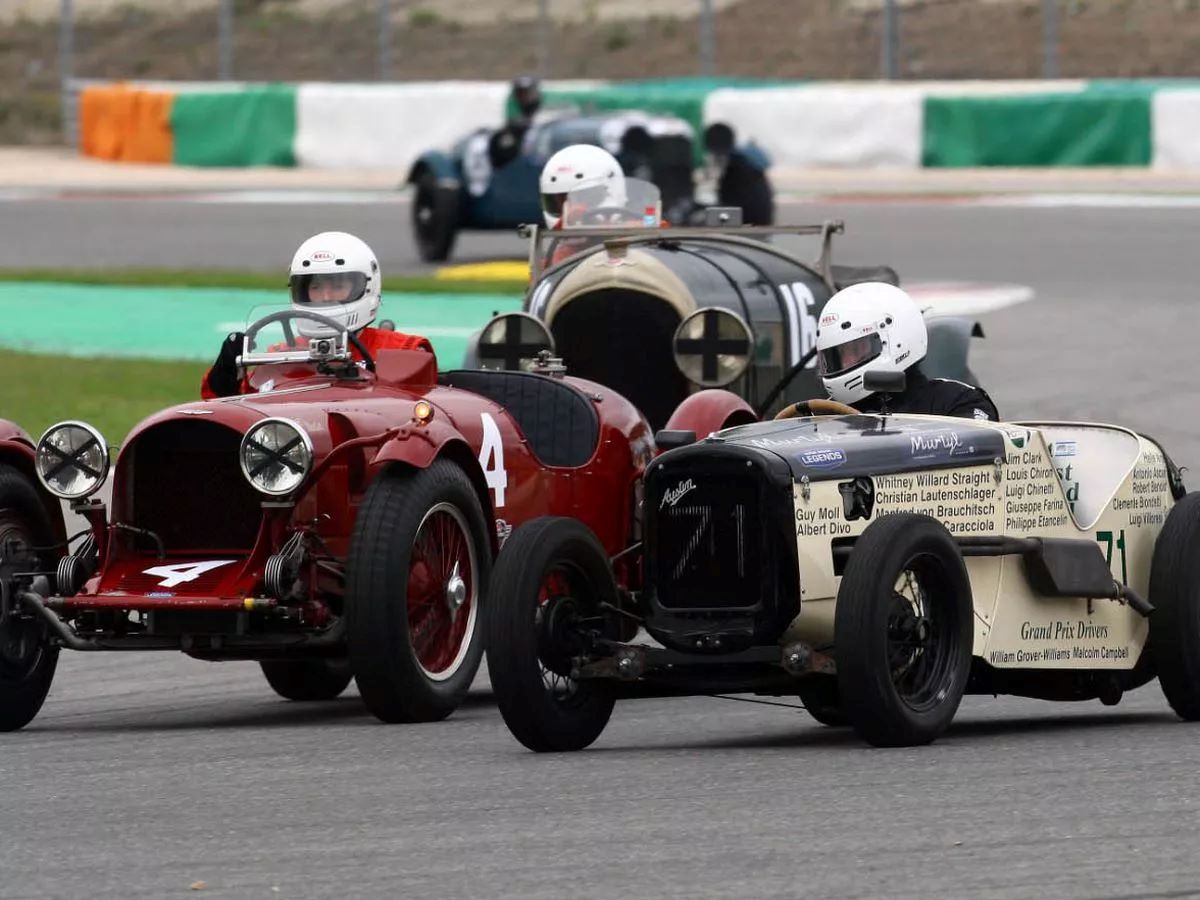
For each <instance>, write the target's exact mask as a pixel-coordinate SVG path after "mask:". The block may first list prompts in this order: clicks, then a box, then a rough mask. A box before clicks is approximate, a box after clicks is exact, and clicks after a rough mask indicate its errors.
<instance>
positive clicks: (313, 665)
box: [259, 659, 354, 701]
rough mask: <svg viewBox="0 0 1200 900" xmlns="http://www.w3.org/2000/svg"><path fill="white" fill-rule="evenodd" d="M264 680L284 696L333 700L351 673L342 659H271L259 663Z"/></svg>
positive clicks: (287, 698)
mask: <svg viewBox="0 0 1200 900" xmlns="http://www.w3.org/2000/svg"><path fill="white" fill-rule="evenodd" d="M259 665H260V666H262V671H263V675H265V676H266V678H267V684H269V685H270V686H271V689H272V690H273V691H275V693H277V694H278V695H279V696H280V697H283V698H284V699H285V700H299V701H310V700H335V699H337V698H338V697H339V696H340V695H341V693H342V691H344V690H345V689H346V688H347V686H348V685H349V684H350V679H351V678H353V677H354V673H353V672H351V671H350V663H348V662H347V661H345V660H340V659H339V660H329V659H273V660H264V661H262V662H260V663H259Z"/></svg>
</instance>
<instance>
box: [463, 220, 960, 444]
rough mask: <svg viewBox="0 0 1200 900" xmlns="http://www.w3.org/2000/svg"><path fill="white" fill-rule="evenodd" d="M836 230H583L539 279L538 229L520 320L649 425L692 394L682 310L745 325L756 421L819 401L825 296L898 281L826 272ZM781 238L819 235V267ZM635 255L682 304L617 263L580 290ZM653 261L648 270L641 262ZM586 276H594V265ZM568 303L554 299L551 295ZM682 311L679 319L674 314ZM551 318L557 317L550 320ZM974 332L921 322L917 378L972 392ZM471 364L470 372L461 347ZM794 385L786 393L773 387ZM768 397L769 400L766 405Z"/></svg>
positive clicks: (743, 392)
mask: <svg viewBox="0 0 1200 900" xmlns="http://www.w3.org/2000/svg"><path fill="white" fill-rule="evenodd" d="M841 230H842V223H840V222H827V223H825V224H824V225H820V226H795V227H778V228H753V227H725V228H722V227H711V228H679V229H674V228H672V229H665V230H661V231H659V230H653V231H650V232H647V231H646V230H637V229H623V230H613V229H608V230H605V229H587V230H584V229H580V230H577V231H576V232H573V233H576V234H585V235H586V236H588V237H590V238H594V239H595V241H596V246H594V247H591V248H588V249H585V250H583V251H582V252H580V253H578V254H577V255H575V256H573V257H570V258H568V259H566V260H565V261H562V262H560V263H558V264H557V265H553V266H550V267H549V268H546V269H544V270H543V268H542V262H543V260H544V253H543V250H544V249H545V246H546V245H547V244H548V243H549V242H550V241H552V240H553V239H554V238H553V235H552V234H551V235H546V234H544V233H542V232H541V230H540V229H539V230H538V232H533V230H532V229H529V232H528V233H530V234H531V236H532V240H531V245H532V249H531V266H532V270H533V279H532V282H531V286H530V289H529V292H528V294H527V295H526V299H525V303H524V307H523V309H524V311H525V312H527V313H529V314H531V315H533V316H535V317H537V318H539V319H541V320H542V321H543V322H545V323H546V325H547V326H548V328H549V331H550V333H551V335H552V336H553V339H554V342H555V351H556V355H558V356H560V357H561V358H562V360H563V363H564V364H565V365H566V366H567V370H568V371H569V372H571V373H572V374H575V375H578V376H580V377H583V378H588V379H590V380H592V381H597V382H600V383H601V384H606V385H609V386H610V387H612V388H614V389H615V390H618V391H620V392H621V393H622V394H624V395H625V396H627V397H628V398H629V399H630V400H631V401H632V402H633V403H634V404H635V405H636V406H637V407H638V408H639V409H641V410H642V411H643V412H644V413H645V414H646V417H647V419H648V420H649V421H650V423H651V425H652V426H653V427H654V428H656V429H657V428H661V427H663V426H664V425H665V424H666V421H667V418H668V417H669V416H670V414H671V412H672V411H673V410H674V409H675V408H677V407H678V405H679V403H680V402H681V401H683V400H684V399H685V398H686V397H687V396H688V395H689V394H690V393H692V392H693V391H695V390H696V386H695V385H693V384H691V383H690V382H689V381H688V380H687V379H686V378H685V377H684V375H683V373H682V372H681V371H680V369H679V368H678V366H677V365H676V362H675V356H674V346H673V340H674V336H675V332H676V329H677V328H678V327H679V325H680V323H681V321H682V319H683V318H684V315H686V311H687V310H691V311H694V310H698V309H705V308H719V309H725V310H729V311H731V312H734V313H736V314H737V315H738V316H739V317H740V318H742V319H743V320H744V321H745V322H746V324H747V325H748V326H749V329H750V332H751V341H752V348H753V349H752V355H753V357H752V360H751V362H750V365H749V366H748V367H747V369H746V371H745V373H744V374H743V375H742V376H741V377H739V378H738V379H737V380H736V381H734V382H733V383H732V384H729V385H726V388H727V389H728V390H731V391H733V392H735V393H737V394H738V395H739V396H741V397H742V398H744V399H745V400H746V401H747V402H748V403H749V404H750V405H751V406H753V407H755V408H756V410H758V411H759V414H760V415H764V416H770V415H773V414H774V413H775V412H777V411H778V410H780V409H782V408H783V407H784V406H786V405H788V404H789V403H793V402H796V401H799V400H807V399H810V398H812V397H821V396H824V395H825V392H824V390H823V388H822V387H821V385H820V382H819V380H818V378H817V376H816V369H815V368H814V366H813V356H812V351H813V348H814V346H815V344H816V332H817V322H818V321H819V318H820V313H821V310H822V309H823V308H824V306H825V304H826V303H827V302H828V301H829V298H830V297H831V296H832V295H833V294H834V293H835V292H836V291H838V290H840V289H841V288H844V287H847V286H849V285H852V284H857V283H861V282H865V281H883V282H886V283H889V284H899V283H900V278H899V276H898V275H897V273H896V272H895V270H894V269H892V268H890V267H888V266H868V267H851V266H840V265H834V264H833V263H832V238H833V235H834V234H836V233H839V232H840V231H841ZM784 235H786V236H787V238H786V239H788V240H791V239H793V238H797V237H810V238H812V237H816V238H819V239H820V240H821V243H822V247H821V251H820V254H819V256H818V258H817V259H816V260H815V261H812V262H805V261H803V260H801V259H800V258H799V257H798V256H797V255H795V254H794V253H792V252H790V251H789V250H785V249H784V248H783V247H781V246H778V245H777V244H776V243H773V242H771V241H774V240H777V239H779V238H778V237H777V236H784ZM621 252H625V253H629V254H636V255H637V260H638V262H639V264H640V269H641V270H643V271H644V270H645V269H646V268H647V266H654V265H656V264H661V267H665V269H666V270H668V271H669V272H670V273H671V275H672V276H674V279H678V282H681V283H682V285H683V286H684V287H685V288H686V294H687V296H686V298H678V297H677V298H675V301H674V302H672V301H671V300H670V299H668V298H666V297H663V296H660V295H658V294H656V293H655V292H654V291H653V290H652V289H647V287H646V286H645V284H644V283H639V280H638V279H639V275H638V271H637V267H634V266H630V267H629V269H628V270H622V269H621V268H620V267H619V266H614V267H612V268H611V270H609V271H606V272H605V274H604V276H603V277H600V276H599V275H596V276H594V279H593V273H592V270H591V269H585V270H583V271H584V273H586V275H587V277H588V278H589V279H593V280H594V287H589V288H588V289H587V290H584V291H580V290H579V289H578V282H579V277H578V276H576V275H575V273H576V272H577V270H579V267H580V266H583V265H589V262H588V261H589V260H594V259H595V258H596V255H597V254H612V253H621ZM647 258H648V259H649V262H645V260H646V259H647ZM593 268H594V267H593ZM560 286H561V287H563V292H562V293H563V294H564V295H566V296H567V297H568V299H566V300H565V302H563V301H559V300H558V291H559V289H560ZM681 305H685V306H686V308H687V309H686V310H684V311H683V313H682V314H681V309H680V306H681ZM551 310H553V311H552V312H551ZM981 335H982V332H981V331H980V330H979V327H978V325H977V324H976V323H975V322H973V321H972V320H968V319H961V318H948V317H947V318H934V319H930V320H929V336H930V349H929V354H928V356H927V357H926V362H925V364H924V365H923V369H924V370H925V372H926V374H927V375H928V376H929V377H931V378H953V379H956V380H960V381H968V382H971V383H975V379H974V375H973V373H972V372H971V370H970V368H969V366H968V363H967V356H968V352H969V344H970V340H971V337H972V336H981ZM466 364H467V365H475V364H477V357H476V354H475V350H474V348H473V346H472V347H470V348H469V349H468V353H467V363H466ZM789 376H791V379H790V381H788V382H787V384H786V386H784V388H783V389H782V390H777V388H779V386H780V384H781V380H783V379H785V378H787V377H789ZM773 394H774V396H772V395H773Z"/></svg>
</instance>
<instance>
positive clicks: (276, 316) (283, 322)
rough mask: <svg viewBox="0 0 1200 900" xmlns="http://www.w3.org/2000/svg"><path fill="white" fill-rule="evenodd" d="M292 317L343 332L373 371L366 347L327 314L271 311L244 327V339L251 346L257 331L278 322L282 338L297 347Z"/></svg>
mask: <svg viewBox="0 0 1200 900" xmlns="http://www.w3.org/2000/svg"><path fill="white" fill-rule="evenodd" d="M294 319H308V320H309V321H312V322H316V323H318V324H320V325H324V326H325V327H326V328H332V329H333V330H334V331H336V332H339V333H341V334H345V335H346V338H347V339H348V340H349V341H350V343H351V344H353V345H354V349H356V350H357V351H358V352H359V354H360V355H361V356H362V358H363V364H364V365H365V366H366V367H367V371H368V372H374V371H375V358H374V357H373V356H371V354H370V353H369V352H367V348H366V347H364V346H363V345H362V341H360V340H359V339H358V338H357V337H355V336H354V334H353V332H351V331H350V330H349V329H348V328H346V327H345V326H344V325H342V324H341V323H340V322H335V321H334V320H333V319H330V318H329V317H328V316H322V315H318V314H317V313H311V312H305V311H303V310H299V309H281V310H280V311H279V312H273V313H271V314H270V315H268V316H263V317H262V318H261V319H259V320H258V321H257V322H255V323H254V324H253V325H251V326H250V327H249V328H247V329H246V341H247V342H248V343H249V345H250V346H251V347H253V346H254V338H255V337H257V336H258V333H259V332H260V331H262V330H263V329H264V328H266V327H267V326H268V325H274V324H275V323H276V322H278V323H279V324H280V327H281V328H282V329H283V339H284V340H285V341H287V345H288V346H289V347H295V348H297V349H299V347H300V345H299V344H298V343H296V335H295V334H294V333H293V331H292V321H293V320H294Z"/></svg>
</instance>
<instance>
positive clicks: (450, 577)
mask: <svg viewBox="0 0 1200 900" xmlns="http://www.w3.org/2000/svg"><path fill="white" fill-rule="evenodd" d="M478 578H479V565H478V560H477V559H476V553H475V545H474V543H473V542H472V541H471V537H470V531H469V529H468V526H467V521H466V517H465V516H464V515H463V513H462V511H461V510H459V509H458V508H457V507H455V506H454V505H453V504H450V503H445V502H443V503H438V504H437V505H436V506H434V507H433V508H432V509H430V510H429V512H427V513H426V514H425V518H424V519H423V520H422V521H421V524H420V526H419V527H418V528H417V536H416V539H415V540H414V541H413V546H412V552H411V555H410V557H409V578H408V591H407V595H406V602H407V607H408V633H409V636H410V638H411V640H412V646H413V650H414V651H415V653H416V656H417V662H418V663H419V664H420V666H421V670H422V671H423V672H424V673H425V674H426V675H427V676H429V677H430V678H432V679H434V680H436V681H441V680H444V679H446V678H449V677H450V676H451V675H453V674H454V673H455V672H457V671H458V669H459V667H460V666H461V665H462V662H463V658H464V656H465V655H466V645H467V637H468V635H470V634H473V633H474V631H475V620H476V613H477V611H478V608H479V603H478V598H477V597H476V585H477V584H478Z"/></svg>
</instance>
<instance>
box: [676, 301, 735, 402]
mask: <svg viewBox="0 0 1200 900" xmlns="http://www.w3.org/2000/svg"><path fill="white" fill-rule="evenodd" d="M671 346H672V348H673V350H674V352H675V365H676V366H678V367H679V371H680V372H682V373H683V376H684V377H685V378H686V379H687V380H688V381H690V382H692V384H695V385H699V386H700V387H706V388H709V387H724V386H725V385H727V384H730V383H731V382H733V381H736V380H737V379H738V378H740V377H741V376H742V374H743V373H744V372H745V371H746V369H747V368H748V367H749V365H750V359H751V355H752V353H753V350H754V334H753V332H752V331H751V330H750V326H749V325H747V324H746V320H745V319H743V318H742V317H741V316H739V315H738V314H737V313H735V312H733V311H732V310H728V309H721V308H720V307H715V306H709V307H705V308H704V309H698V310H696V311H695V312H694V313H692V314H691V315H689V316H688V317H687V318H686V319H684V320H683V321H682V322H680V323H679V327H678V328H677V329H675V337H674V339H673V340H672V341H671Z"/></svg>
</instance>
